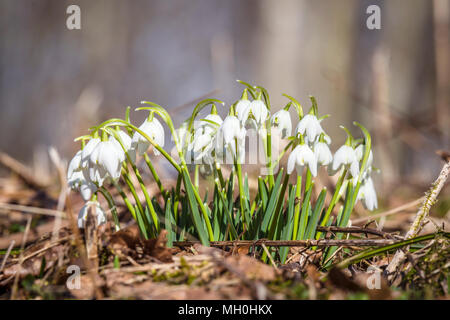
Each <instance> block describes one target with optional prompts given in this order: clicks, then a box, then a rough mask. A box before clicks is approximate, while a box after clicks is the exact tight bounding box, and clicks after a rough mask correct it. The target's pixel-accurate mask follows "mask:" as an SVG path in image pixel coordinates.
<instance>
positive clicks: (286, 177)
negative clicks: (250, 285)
mask: <svg viewBox="0 0 450 320" xmlns="http://www.w3.org/2000/svg"><path fill="white" fill-rule="evenodd" d="M288 185H289V174H288V173H287V172H286V174H285V175H284V180H283V184H282V186H281V191H280V194H279V195H278V201H277V206H276V208H275V213H274V215H273V216H272V221H271V224H270V228H269V237H268V239H272V240H275V230H276V228H277V223H278V217H279V216H280V213H281V209H282V205H283V198H284V194H285V192H286V188H287V186H288ZM274 191H275V190H274ZM267 249H269V248H267ZM262 260H263V261H264V262H266V261H267V253H266V251H264V253H263V255H262Z"/></svg>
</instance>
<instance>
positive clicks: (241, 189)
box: [234, 150, 250, 229]
mask: <svg viewBox="0 0 450 320" xmlns="http://www.w3.org/2000/svg"><path fill="white" fill-rule="evenodd" d="M236 153H237V150H236ZM236 158H237V157H236ZM234 164H235V166H236V173H237V177H238V186H239V200H240V204H241V213H242V219H243V224H244V229H246V228H245V227H247V226H248V224H249V223H250V221H248V219H247V218H248V217H247V210H246V206H245V201H246V196H245V192H244V185H243V183H242V167H241V164H240V163H239V161H237V159H236V160H235V163H234Z"/></svg>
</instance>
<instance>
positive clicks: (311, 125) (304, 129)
mask: <svg viewBox="0 0 450 320" xmlns="http://www.w3.org/2000/svg"><path fill="white" fill-rule="evenodd" d="M296 131H297V133H301V134H303V135H306V139H307V140H308V141H309V142H314V141H315V139H316V137H317V136H319V135H320V134H321V133H322V132H324V131H323V129H322V126H321V125H320V120H319V119H317V117H316V116H315V115H313V114H307V115H305V116H304V117H303V118H302V119H301V120H300V122H299V123H298V125H297V128H296ZM305 133H306V134H305Z"/></svg>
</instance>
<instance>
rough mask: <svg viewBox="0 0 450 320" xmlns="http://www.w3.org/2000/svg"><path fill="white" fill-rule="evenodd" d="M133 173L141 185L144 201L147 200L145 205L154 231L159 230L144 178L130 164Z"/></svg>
mask: <svg viewBox="0 0 450 320" xmlns="http://www.w3.org/2000/svg"><path fill="white" fill-rule="evenodd" d="M131 166H132V168H133V170H134V174H135V175H136V178H137V179H138V182H139V185H140V186H141V189H142V192H143V193H144V196H145V201H146V202H147V206H148V208H149V210H150V214H151V215H152V220H153V224H154V225H155V229H156V232H159V219H158V216H157V215H156V211H155V208H154V207H153V203H152V199H151V198H150V195H149V194H148V192H147V188H146V187H145V184H144V180H143V179H142V176H141V173H140V172H139V170H138V168H137V167H136V165H134V164H131Z"/></svg>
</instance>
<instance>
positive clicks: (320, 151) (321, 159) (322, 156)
mask: <svg viewBox="0 0 450 320" xmlns="http://www.w3.org/2000/svg"><path fill="white" fill-rule="evenodd" d="M314 155H315V156H316V159H317V163H320V164H321V165H323V166H326V165H329V164H330V163H331V161H333V155H332V154H331V151H330V148H329V147H328V145H327V144H326V143H325V142H320V141H319V142H317V143H316V144H315V145H314Z"/></svg>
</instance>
